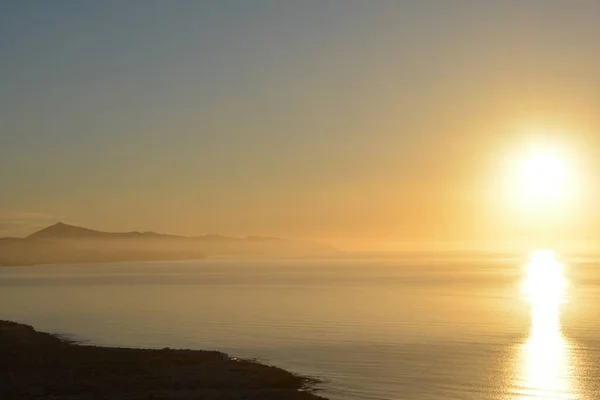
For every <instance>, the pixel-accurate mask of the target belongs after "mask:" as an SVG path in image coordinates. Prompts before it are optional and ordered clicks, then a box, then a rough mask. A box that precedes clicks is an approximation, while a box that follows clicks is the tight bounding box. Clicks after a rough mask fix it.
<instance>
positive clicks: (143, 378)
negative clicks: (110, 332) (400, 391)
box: [0, 321, 322, 400]
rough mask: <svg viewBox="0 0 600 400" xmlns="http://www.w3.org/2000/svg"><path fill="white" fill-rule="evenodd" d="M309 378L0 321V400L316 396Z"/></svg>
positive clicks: (203, 354) (298, 399)
mask: <svg viewBox="0 0 600 400" xmlns="http://www.w3.org/2000/svg"><path fill="white" fill-rule="evenodd" d="M315 383H316V382H315V381H314V380H310V379H307V378H303V377H300V376H297V375H294V374H292V373H290V372H287V371H284V370H282V369H280V368H276V367H271V366H266V365H262V364H258V363H255V362H252V361H240V360H236V359H232V358H229V357H228V356H227V355H226V354H224V353H220V352H217V351H197V350H171V349H163V350H147V349H126V348H108V347H96V346H84V345H78V344H75V343H71V342H68V341H65V340H62V339H60V338H58V337H56V336H53V335H50V334H48V333H42V332H37V331H35V330H34V329H33V328H32V327H31V326H28V325H22V324H17V323H14V322H9V321H0V399H6V400H9V399H10V400H12V399H19V400H21V399H23V400H26V399H55V400H58V399H60V400H66V399H72V400H75V399H78V400H79V399H82V400H87V399H93V400H100V399H111V400H112V399H115V400H134V399H135V400H137V399H140V400H141V399H144V400H150V399H154V400H159V399H169V400H170V399H173V400H192V399H194V400H196V399H198V400H199V399H203V400H204V399H206V400H217V399H218V400H238V399H240V400H241V399H247V400H255V399H266V400H279V399H290V400H317V399H322V398H321V397H318V396H316V395H314V394H312V393H310V392H308V391H303V389H306V388H307V387H310V386H311V385H313V384H315Z"/></svg>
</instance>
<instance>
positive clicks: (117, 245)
mask: <svg viewBox="0 0 600 400" xmlns="http://www.w3.org/2000/svg"><path fill="white" fill-rule="evenodd" d="M335 251H337V250H335V249H334V248H332V247H329V246H326V245H322V244H319V243H311V242H303V241H296V240H289V239H281V238H273V237H257V236H249V237H245V238H234V237H227V236H222V235H204V236H197V237H185V236H176V235H166V234H161V233H156V232H103V231H98V230H93V229H88V228H84V227H79V226H73V225H68V224H65V223H62V222H59V223H57V224H54V225H51V226H48V227H46V228H44V229H41V230H39V231H37V232H34V233H32V234H31V235H29V236H27V237H26V238H23V239H17V238H4V239H0V265H30V264H65V263H98V262H120V261H160V260H189V259H199V258H204V257H210V256H314V255H325V254H331V253H333V252H335Z"/></svg>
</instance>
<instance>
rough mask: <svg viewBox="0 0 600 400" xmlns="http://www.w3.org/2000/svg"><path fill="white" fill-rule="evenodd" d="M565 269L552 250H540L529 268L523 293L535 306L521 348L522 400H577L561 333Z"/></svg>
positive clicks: (565, 344)
mask: <svg viewBox="0 0 600 400" xmlns="http://www.w3.org/2000/svg"><path fill="white" fill-rule="evenodd" d="M563 270H564V266H563V264H562V263H561V262H560V261H559V260H558V258H557V256H556V254H555V253H554V252H553V251H551V250H537V251H534V252H533V253H532V255H531V258H530V260H529V263H528V264H527V267H526V273H525V275H526V276H525V280H524V282H523V291H524V294H525V295H526V297H527V300H528V301H529V303H530V306H531V332H530V336H529V338H528V340H527V341H526V342H525V343H524V344H523V346H522V348H521V355H522V373H521V376H520V379H519V383H518V387H519V390H518V391H519V393H520V396H519V399H523V400H534V399H540V400H542V399H550V398H552V399H565V400H566V399H575V398H576V397H577V396H576V395H575V386H574V384H573V376H572V372H571V370H572V354H571V351H570V347H569V343H568V341H567V340H566V339H565V337H564V336H563V334H562V332H561V323H560V306H561V304H562V303H563V301H564V291H565V286H566V278H565V275H564V271H563Z"/></svg>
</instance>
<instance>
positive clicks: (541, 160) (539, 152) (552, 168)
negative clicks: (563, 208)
mask: <svg viewBox="0 0 600 400" xmlns="http://www.w3.org/2000/svg"><path fill="white" fill-rule="evenodd" d="M568 169H569V168H568V165H567V163H566V160H565V159H564V157H561V155H560V154H558V153H557V151H556V150H550V149H536V150H534V151H532V152H531V153H530V154H529V155H528V156H527V158H525V159H524V160H523V163H522V165H521V177H520V179H521V190H522V191H523V195H524V197H525V199H526V200H528V201H529V202H533V203H537V204H541V203H547V202H554V201H556V200H557V199H559V198H560V197H562V196H563V195H565V194H566V191H567V189H568V185H569V177H568V175H569V174H568Z"/></svg>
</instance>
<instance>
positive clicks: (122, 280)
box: [0, 251, 600, 400]
mask: <svg viewBox="0 0 600 400" xmlns="http://www.w3.org/2000/svg"><path fill="white" fill-rule="evenodd" d="M0 319H5V320H13V321H17V322H21V323H26V324H30V325H33V326H34V327H35V328H36V329H37V330H41V331H46V332H52V333H58V334H63V335H66V336H68V337H69V338H71V339H74V340H77V341H80V342H82V343H87V344H94V345H102V346H128V347H146V348H164V347H170V348H190V349H216V350H220V351H223V352H226V353H228V354H230V355H232V356H235V357H240V358H252V359H257V360H258V361H260V362H263V363H267V364H271V365H275V366H278V367H281V368H284V369H287V370H290V371H292V372H295V373H298V374H302V375H306V376H310V377H314V378H318V379H319V380H321V383H320V384H318V385H317V389H318V393H319V394H320V395H321V396H324V397H326V398H329V399H332V400H398V399H406V400H434V399H435V400H440V399H442V400H451V399H460V400H467V399H468V400H470V399H503V400H513V399H515V400H533V399H540V400H542V399H556V400H559V399H560V400H563V399H590V400H592V399H600V258H594V257H590V256H588V257H581V256H579V257H573V256H572V257H568V256H565V255H560V254H555V253H553V252H551V251H536V252H532V253H530V254H521V255H514V254H513V255H498V254H481V253H478V254H442V253H440V254H433V253H428V254H418V255H415V254H394V255H389V254H385V255H372V254H369V255H361V254H352V255H344V256H339V257H329V258H296V259H292V258H286V259H283V258H280V259H266V258H260V259H259V258H255V259H240V258H220V259H217V258H215V259H204V260H195V261H183V262H182V261H179V262H144V263H114V264H87V265H49V266H31V267H4V268H0Z"/></svg>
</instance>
